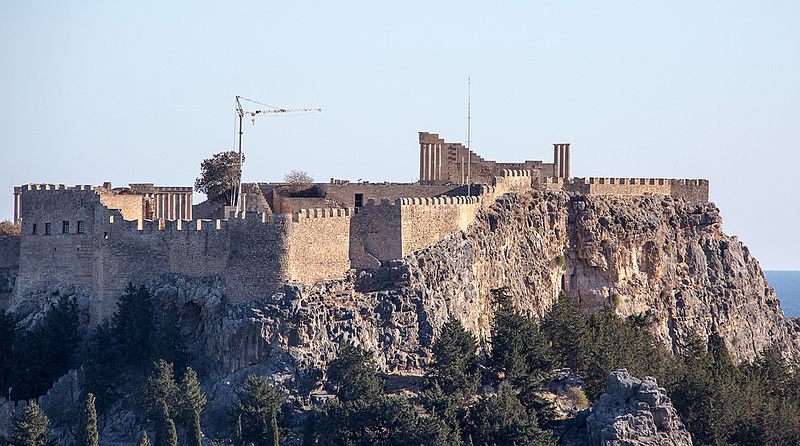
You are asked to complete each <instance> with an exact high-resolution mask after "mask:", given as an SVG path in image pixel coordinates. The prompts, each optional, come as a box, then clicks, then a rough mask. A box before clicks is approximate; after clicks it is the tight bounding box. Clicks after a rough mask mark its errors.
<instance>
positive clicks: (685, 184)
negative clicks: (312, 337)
mask: <svg viewBox="0 0 800 446" xmlns="http://www.w3.org/2000/svg"><path fill="white" fill-rule="evenodd" d="M465 158H466V159H467V160H466V162H467V163H468V165H467V169H468V170H469V171H470V172H471V175H470V178H471V180H472V184H471V185H470V187H467V184H466V177H465V176H463V175H461V174H462V173H463V172H464V171H463V169H464V164H463V161H464V159H465ZM468 190H469V193H468V192H467V191H468ZM531 190H550V191H553V190H564V191H567V192H572V193H575V194H582V195H607V194H610V195H637V196H644V195H656V196H672V197H675V198H682V199H683V200H685V201H686V202H689V203H705V202H707V201H708V181H707V180H674V179H669V180H668V179H617V178H571V177H570V145H569V144H554V160H553V163H544V162H542V161H525V162H524V163H497V162H494V161H487V160H485V159H483V158H481V157H479V156H478V155H476V154H474V153H472V152H470V151H468V150H467V149H466V148H465V147H463V145H461V144H453V143H445V142H444V141H443V140H441V139H440V138H439V137H438V135H435V134H429V133H420V181H419V182H418V183H414V184H399V183H378V184H376V183H350V182H348V181H344V180H335V179H331V181H330V183H328V184H315V185H309V187H308V188H307V189H306V190H303V191H297V190H290V188H289V187H288V186H287V185H285V184H278V183H258V184H248V185H244V187H243V191H244V200H243V201H244V203H243V204H244V205H243V211H240V212H236V211H235V210H234V208H231V207H229V206H225V205H224V203H216V202H213V201H209V202H205V203H201V204H199V205H196V206H193V205H192V190H191V188H189V187H159V186H155V185H153V184H150V183H137V184H131V185H130V187H127V188H116V189H112V187H111V184H110V183H106V184H104V185H103V186H100V187H95V186H75V187H67V186H64V185H48V184H29V185H26V186H22V187H18V188H15V200H14V203H15V212H14V216H15V221H21V223H22V234H21V236H19V237H18V238H17V239H12V240H6V241H3V243H1V244H0V266H4V270H6V271H13V270H15V269H16V270H17V271H18V274H17V276H16V279H15V284H14V286H13V290H14V291H13V297H12V298H11V300H12V301H17V300H20V299H23V298H25V297H26V296H28V295H30V294H32V293H35V292H38V291H40V290H43V289H47V288H48V287H51V286H58V285H66V284H69V285H77V286H84V287H89V288H90V289H91V303H90V310H91V322H92V323H97V322H99V321H101V320H102V319H103V318H106V317H108V316H109V315H110V314H112V312H113V311H114V309H115V308H116V300H117V298H118V296H119V295H121V293H122V291H123V290H124V288H125V286H126V285H127V284H128V283H129V282H134V283H142V282H144V281H146V280H148V279H151V278H153V277H158V276H159V275H162V274H165V273H174V274H181V275H185V276H191V277H214V278H217V279H220V280H221V283H222V286H221V287H222V291H223V293H224V295H225V296H227V299H228V300H229V301H230V302H231V303H244V302H249V301H252V300H253V299H256V298H258V297H263V296H267V295H270V294H272V293H274V292H275V291H276V290H277V289H278V288H279V287H281V286H282V285H284V284H286V283H294V282H300V283H316V282H320V281H325V280H333V279H341V278H343V277H344V276H345V274H346V273H347V271H348V270H351V269H354V268H355V269H370V268H377V267H379V266H380V265H381V264H383V263H385V262H387V261H391V260H396V259H400V258H402V257H404V256H406V255H408V254H409V253H411V252H414V251H417V250H419V249H422V248H425V247H428V246H431V245H433V244H434V243H436V242H438V241H440V240H442V239H443V238H444V237H446V236H448V235H450V234H453V233H455V232H458V231H463V230H465V229H467V228H468V227H469V226H470V225H471V224H472V223H473V221H474V220H475V216H476V215H477V213H478V212H479V211H481V210H482V209H486V208H487V207H489V206H491V205H492V204H493V203H494V202H495V200H496V199H497V198H498V197H500V196H502V195H503V194H506V193H508V192H525V191H531Z"/></svg>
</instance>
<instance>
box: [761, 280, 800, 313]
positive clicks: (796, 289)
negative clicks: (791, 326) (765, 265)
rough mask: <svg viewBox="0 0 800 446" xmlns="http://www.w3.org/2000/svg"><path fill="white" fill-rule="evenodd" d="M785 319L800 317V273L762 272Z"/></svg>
mask: <svg viewBox="0 0 800 446" xmlns="http://www.w3.org/2000/svg"><path fill="white" fill-rule="evenodd" d="M764 275H765V276H767V283H769V286H771V287H773V288H775V294H776V295H777V296H778V300H779V301H781V308H783V314H784V315H785V316H786V317H787V318H792V317H800V271H764Z"/></svg>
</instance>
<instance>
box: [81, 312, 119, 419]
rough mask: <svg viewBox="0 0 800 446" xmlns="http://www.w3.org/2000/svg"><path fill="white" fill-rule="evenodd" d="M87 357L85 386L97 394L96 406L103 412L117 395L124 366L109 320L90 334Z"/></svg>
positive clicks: (87, 389) (84, 367)
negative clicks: (118, 383) (121, 370)
mask: <svg viewBox="0 0 800 446" xmlns="http://www.w3.org/2000/svg"><path fill="white" fill-rule="evenodd" d="M86 357H87V360H86V363H85V364H84V366H83V369H84V372H85V375H84V376H85V379H84V385H83V387H84V389H85V390H86V391H87V392H89V393H92V394H93V395H95V398H96V399H95V407H96V409H97V410H98V411H100V412H101V413H102V412H105V409H106V408H107V407H108V405H109V404H110V403H111V402H112V401H113V400H114V398H115V396H116V393H117V390H116V389H117V381H118V379H119V375H120V368H121V366H122V364H121V363H120V360H119V352H118V351H117V345H116V341H115V337H114V330H113V329H112V327H111V323H110V321H109V320H105V321H103V322H102V323H100V324H99V325H98V326H97V328H95V330H94V331H93V332H92V333H91V335H89V339H88V342H87V346H86Z"/></svg>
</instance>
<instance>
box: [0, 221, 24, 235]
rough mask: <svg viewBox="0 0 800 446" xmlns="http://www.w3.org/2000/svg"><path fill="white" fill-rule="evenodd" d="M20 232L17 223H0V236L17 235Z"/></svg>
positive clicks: (20, 227)
mask: <svg viewBox="0 0 800 446" xmlns="http://www.w3.org/2000/svg"><path fill="white" fill-rule="evenodd" d="M21 230H22V226H21V225H20V224H19V223H17V224H14V223H11V222H10V221H9V220H3V221H0V236H3V235H19V234H20V232H21Z"/></svg>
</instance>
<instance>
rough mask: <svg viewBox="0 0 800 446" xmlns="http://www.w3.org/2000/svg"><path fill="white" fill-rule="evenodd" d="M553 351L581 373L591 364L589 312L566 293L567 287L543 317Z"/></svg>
mask: <svg viewBox="0 0 800 446" xmlns="http://www.w3.org/2000/svg"><path fill="white" fill-rule="evenodd" d="M541 330H542V333H544V335H545V337H546V338H547V340H548V341H549V342H550V344H551V346H552V350H553V353H554V354H555V355H556V356H557V357H558V359H559V362H560V363H561V364H563V365H565V366H567V367H569V368H571V369H572V370H573V371H574V372H575V373H578V374H579V375H581V374H584V375H585V371H586V369H587V367H588V348H587V346H588V345H587V344H588V342H589V340H588V335H587V322H586V315H585V313H584V312H583V308H582V307H581V306H580V304H579V303H578V302H577V301H575V299H572V298H570V297H568V296H567V294H566V293H565V292H564V290H561V292H560V293H559V294H558V300H557V301H556V303H555V304H553V307H552V308H551V309H550V311H549V312H547V314H546V315H545V317H544V320H543V321H542V326H541Z"/></svg>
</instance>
